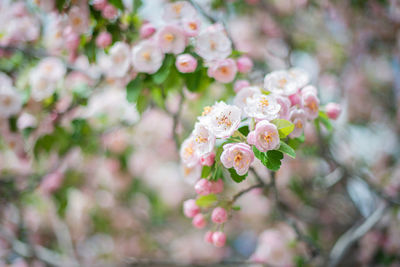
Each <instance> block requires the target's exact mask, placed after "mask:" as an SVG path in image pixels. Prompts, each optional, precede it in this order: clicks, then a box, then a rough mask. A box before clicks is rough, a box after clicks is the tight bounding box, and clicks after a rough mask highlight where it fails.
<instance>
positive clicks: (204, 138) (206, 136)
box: [192, 122, 215, 157]
mask: <svg viewBox="0 0 400 267" xmlns="http://www.w3.org/2000/svg"><path fill="white" fill-rule="evenodd" d="M192 135H193V138H194V142H195V145H196V153H197V154H198V156H199V157H202V156H204V155H206V154H209V153H210V152H211V151H212V150H213V149H214V145H215V136H214V134H213V133H212V132H210V131H209V130H208V128H207V125H206V124H204V123H201V122H197V123H196V124H195V126H194V131H193V133H192Z"/></svg>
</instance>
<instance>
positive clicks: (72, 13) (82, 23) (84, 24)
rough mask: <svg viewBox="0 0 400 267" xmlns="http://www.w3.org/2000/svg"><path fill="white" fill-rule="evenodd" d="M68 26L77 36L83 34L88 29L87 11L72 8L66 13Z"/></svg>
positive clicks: (76, 7)
mask: <svg viewBox="0 0 400 267" xmlns="http://www.w3.org/2000/svg"><path fill="white" fill-rule="evenodd" d="M68 18H69V25H70V26H71V27H72V30H73V31H74V32H76V33H78V34H80V33H84V32H86V31H87V30H88V28H89V13H88V10H87V9H84V8H81V7H79V6H73V7H71V9H70V10H69V12H68Z"/></svg>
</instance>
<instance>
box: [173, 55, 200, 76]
mask: <svg viewBox="0 0 400 267" xmlns="http://www.w3.org/2000/svg"><path fill="white" fill-rule="evenodd" d="M175 66H176V68H177V69H178V71H179V72H182V73H189V72H193V71H195V70H196V68H197V60H196V59H195V58H194V57H193V56H192V55H191V54H182V55H179V56H177V57H176V62H175Z"/></svg>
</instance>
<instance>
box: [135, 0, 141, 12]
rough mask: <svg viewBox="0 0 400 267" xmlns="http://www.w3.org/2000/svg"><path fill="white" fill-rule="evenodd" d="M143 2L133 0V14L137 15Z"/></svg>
mask: <svg viewBox="0 0 400 267" xmlns="http://www.w3.org/2000/svg"><path fill="white" fill-rule="evenodd" d="M142 4H143V3H142V0H133V13H134V14H136V13H137V12H138V9H139V8H140V7H141V6H142Z"/></svg>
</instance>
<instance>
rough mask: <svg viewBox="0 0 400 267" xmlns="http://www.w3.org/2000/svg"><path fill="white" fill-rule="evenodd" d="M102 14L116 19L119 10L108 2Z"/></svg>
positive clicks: (110, 18)
mask: <svg viewBox="0 0 400 267" xmlns="http://www.w3.org/2000/svg"><path fill="white" fill-rule="evenodd" d="M101 14H102V15H103V17H104V18H106V19H109V20H112V19H115V18H116V17H117V15H118V10H117V9H116V8H115V7H114V6H113V5H111V4H106V6H105V7H104V8H103V10H102V12H101Z"/></svg>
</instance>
